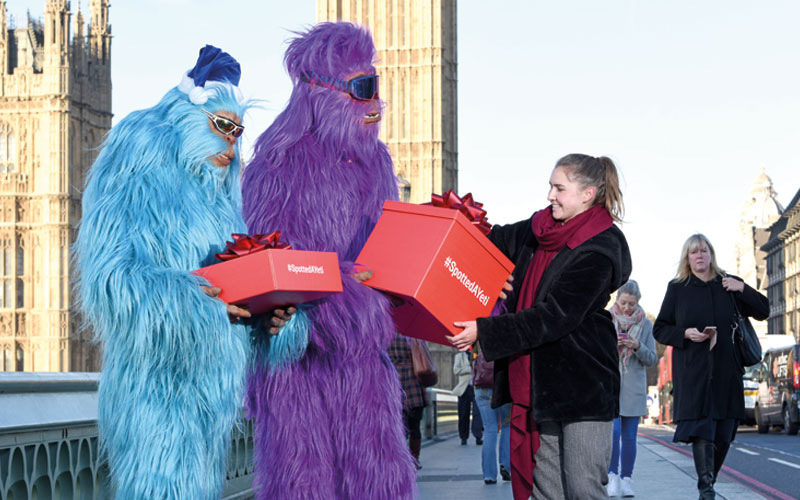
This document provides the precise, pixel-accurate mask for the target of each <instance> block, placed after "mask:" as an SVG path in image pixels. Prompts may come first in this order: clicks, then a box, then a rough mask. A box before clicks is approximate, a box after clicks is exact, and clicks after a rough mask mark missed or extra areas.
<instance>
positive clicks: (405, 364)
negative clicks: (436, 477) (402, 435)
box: [388, 332, 428, 470]
mask: <svg viewBox="0 0 800 500" xmlns="http://www.w3.org/2000/svg"><path fill="white" fill-rule="evenodd" d="M388 353H389V358H390V359H391V360H392V364H393V365H394V367H395V369H396V370H397V375H398V376H399V377H400V385H402V386H403V394H404V398H403V424H404V425H405V427H406V435H407V437H408V449H409V450H410V451H411V455H412V456H413V457H414V460H416V461H417V470H419V469H421V468H422V465H421V464H420V461H419V453H420V449H421V448H422V432H421V431H420V428H419V426H420V422H421V421H422V411H423V410H424V409H425V407H426V406H427V405H428V402H427V399H426V397H425V388H424V387H422V384H420V383H419V380H418V379H417V376H416V375H415V374H414V363H413V361H412V357H411V346H410V345H409V344H408V339H407V338H406V337H404V336H403V335H401V334H400V332H397V333H396V334H395V336H394V339H392V343H391V344H389V349H388Z"/></svg>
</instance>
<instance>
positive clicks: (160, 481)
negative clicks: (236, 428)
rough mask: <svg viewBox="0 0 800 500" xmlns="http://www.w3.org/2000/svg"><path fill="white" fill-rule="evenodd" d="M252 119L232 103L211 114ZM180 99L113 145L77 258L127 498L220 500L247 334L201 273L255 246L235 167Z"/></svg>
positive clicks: (127, 126)
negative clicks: (237, 243) (223, 161)
mask: <svg viewBox="0 0 800 500" xmlns="http://www.w3.org/2000/svg"><path fill="white" fill-rule="evenodd" d="M204 107H205V109H207V110H208V111H211V112H218V111H220V110H227V111H230V112H233V113H235V114H236V115H238V116H239V117H242V116H243V114H244V112H245V111H246V109H247V107H248V104H247V103H245V104H240V103H238V102H237V100H236V97H235V96H234V95H233V94H232V93H222V94H221V95H218V97H217V98H215V99H211V100H209V101H208V103H206V105H205V106H204ZM225 149H227V145H226V144H225V142H224V140H223V139H222V138H221V137H219V136H218V135H217V134H215V133H214V132H212V131H211V129H210V128H209V121H208V118H207V117H206V116H205V115H204V114H203V113H202V112H201V111H200V108H199V107H198V106H195V105H193V104H191V103H190V102H189V101H188V98H187V96H186V95H185V94H183V93H181V92H180V91H178V90H177V89H172V90H170V91H169V92H168V93H167V94H166V95H165V96H164V97H163V98H162V100H161V101H160V102H159V103H158V104H157V105H156V106H154V107H153V108H150V109H146V110H141V111H135V112H133V113H131V114H130V115H128V116H127V117H125V118H124V119H123V120H121V121H120V122H119V124H117V125H116V126H115V127H114V128H113V129H112V130H111V131H110V132H109V135H108V136H107V138H106V140H105V142H104V144H103V147H102V151H101V152H100V155H99V156H98V158H97V161H96V162H95V163H94V165H93V166H92V168H91V171H90V172H89V177H88V182H87V186H86V190H85V193H84V196H83V220H82V222H81V228H80V232H79V235H78V238H77V241H76V243H75V247H74V256H75V261H76V266H77V269H78V275H79V278H78V283H77V285H78V287H77V291H78V296H79V303H80V310H81V312H82V313H83V316H84V320H85V322H86V323H87V325H88V326H89V327H91V328H92V329H93V331H94V333H95V335H96V338H97V339H98V340H99V341H100V342H102V345H103V348H104V353H103V374H102V378H101V382H100V388H99V408H98V412H99V413H98V424H99V427H100V439H101V449H102V452H103V453H104V454H105V456H106V458H107V460H108V463H109V466H110V471H111V477H112V486H113V488H114V490H115V491H116V498H117V499H121V500H125V499H154V498H158V499H169V500H172V499H176V500H177V499H186V500H189V499H191V500H198V499H199V500H205V499H217V498H219V494H220V491H221V489H222V485H223V481H224V478H225V461H226V451H227V445H228V442H229V435H230V431H231V428H232V426H233V425H234V423H235V421H236V419H237V416H238V412H239V408H240V405H241V403H242V398H243V382H244V375H245V372H246V368H247V359H248V355H249V348H248V339H247V332H246V331H245V327H244V326H241V325H232V324H231V323H230V322H229V320H228V316H227V313H226V309H225V305H224V304H223V303H222V302H221V301H219V300H217V299H213V298H211V297H208V296H207V295H206V294H205V293H204V292H203V290H202V289H201V288H200V284H201V283H202V280H200V279H199V278H197V277H196V276H194V275H192V274H191V273H190V272H191V271H192V270H193V269H197V268H199V267H201V266H203V265H207V264H210V263H212V262H213V260H214V259H213V255H214V253H215V252H218V251H220V250H222V247H223V245H224V242H225V240H226V239H229V238H230V234H231V233H233V232H244V230H245V225H244V222H243V220H242V218H241V194H240V184H239V177H240V170H241V163H240V161H239V158H238V154H237V157H236V158H235V159H234V161H232V162H231V164H230V165H229V166H228V167H227V168H224V169H223V168H219V167H215V166H214V165H213V164H211V162H210V161H209V160H208V158H209V157H210V156H213V155H215V154H216V153H218V152H220V151H224V150H225Z"/></svg>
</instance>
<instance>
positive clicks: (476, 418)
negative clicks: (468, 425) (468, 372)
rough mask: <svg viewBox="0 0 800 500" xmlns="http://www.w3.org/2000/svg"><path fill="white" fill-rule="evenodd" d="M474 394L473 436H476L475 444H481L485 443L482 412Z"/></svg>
mask: <svg viewBox="0 0 800 500" xmlns="http://www.w3.org/2000/svg"><path fill="white" fill-rule="evenodd" d="M470 389H472V386H470ZM472 394H473V398H472V435H473V436H475V444H481V442H482V441H483V420H482V419H481V412H480V410H478V403H477V402H476V401H475V397H474V394H475V391H474V390H473V393H472Z"/></svg>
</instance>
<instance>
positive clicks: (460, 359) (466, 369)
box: [453, 352, 472, 397]
mask: <svg viewBox="0 0 800 500" xmlns="http://www.w3.org/2000/svg"><path fill="white" fill-rule="evenodd" d="M453 375H455V376H457V377H458V382H457V383H456V386H455V387H453V394H455V395H456V396H458V397H461V396H462V395H463V394H464V392H465V391H466V390H467V387H469V381H470V380H472V366H471V365H470V364H469V354H467V353H466V352H460V353H458V354H456V357H455V359H453Z"/></svg>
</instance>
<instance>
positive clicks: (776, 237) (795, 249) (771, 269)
mask: <svg viewBox="0 0 800 500" xmlns="http://www.w3.org/2000/svg"><path fill="white" fill-rule="evenodd" d="M761 249H762V250H764V251H765V252H767V296H768V297H769V310H770V313H769V320H768V321H769V333H774V334H785V335H793V336H794V338H795V341H797V342H800V191H797V193H796V194H795V195H794V198H792V201H791V202H790V203H789V206H788V207H786V210H785V211H784V212H783V215H781V218H780V219H778V220H777V221H776V222H775V223H774V224H773V225H772V226H770V228H769V239H768V240H767V242H766V244H765V245H764V246H762V247H761Z"/></svg>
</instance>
